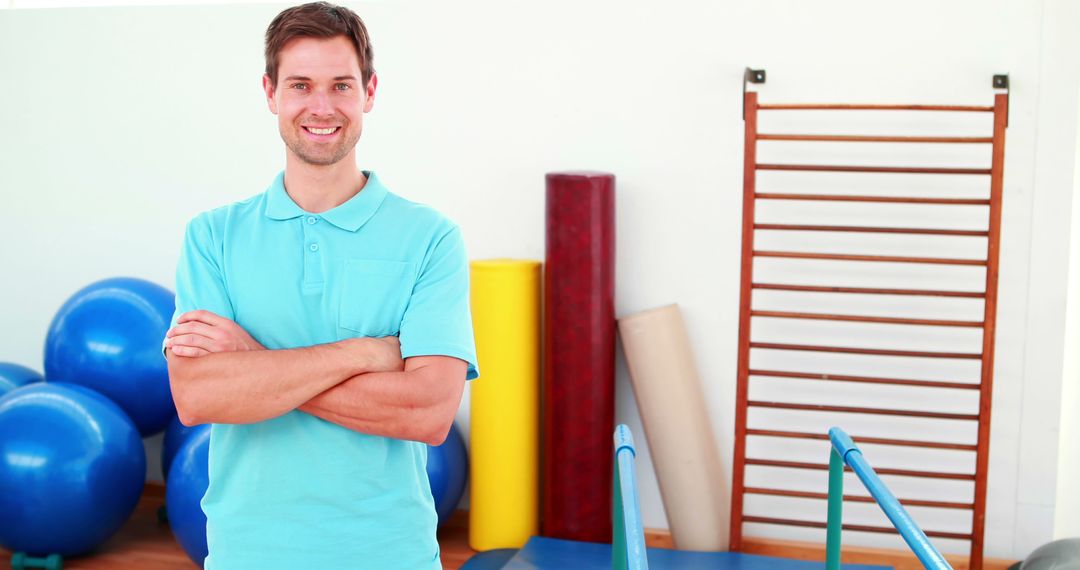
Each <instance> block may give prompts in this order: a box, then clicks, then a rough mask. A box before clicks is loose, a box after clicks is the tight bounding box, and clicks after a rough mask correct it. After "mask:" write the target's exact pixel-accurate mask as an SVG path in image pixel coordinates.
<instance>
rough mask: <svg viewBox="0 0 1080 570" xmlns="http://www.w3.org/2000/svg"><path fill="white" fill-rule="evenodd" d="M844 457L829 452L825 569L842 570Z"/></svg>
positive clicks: (834, 452) (834, 451)
mask: <svg viewBox="0 0 1080 570" xmlns="http://www.w3.org/2000/svg"><path fill="white" fill-rule="evenodd" d="M843 517H844V458H843V457H840V454H839V453H837V452H836V450H835V449H833V450H832V451H831V452H830V453H829V516H828V518H827V519H826V521H827V522H826V524H825V570H840V532H841V530H842V529H843V528H844V523H843V520H842V519H843Z"/></svg>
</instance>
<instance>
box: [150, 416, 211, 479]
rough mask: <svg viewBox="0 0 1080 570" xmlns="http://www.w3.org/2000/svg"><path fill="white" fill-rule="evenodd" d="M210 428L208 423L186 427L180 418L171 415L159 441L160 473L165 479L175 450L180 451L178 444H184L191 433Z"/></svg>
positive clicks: (174, 455)
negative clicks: (160, 441)
mask: <svg viewBox="0 0 1080 570" xmlns="http://www.w3.org/2000/svg"><path fill="white" fill-rule="evenodd" d="M209 429H210V424H201V425H197V426H193V427H188V426H186V425H184V424H182V423H180V418H179V417H178V416H176V415H173V417H172V419H171V420H169V425H168V427H166V428H165V438H164V439H163V440H162V443H161V475H162V476H163V477H165V478H166V479H167V478H168V476H169V467H170V466H171V465H172V461H173V458H174V457H176V452H178V451H180V446H181V445H183V444H184V442H185V441H187V440H188V438H189V437H191V436H192V435H193V434H195V433H197V432H200V431H205V430H209Z"/></svg>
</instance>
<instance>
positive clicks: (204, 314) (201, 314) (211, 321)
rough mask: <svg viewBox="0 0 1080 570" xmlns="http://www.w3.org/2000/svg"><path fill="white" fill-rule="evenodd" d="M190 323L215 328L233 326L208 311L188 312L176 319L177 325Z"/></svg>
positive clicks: (228, 321)
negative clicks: (201, 323)
mask: <svg viewBox="0 0 1080 570" xmlns="http://www.w3.org/2000/svg"><path fill="white" fill-rule="evenodd" d="M191 321H199V322H203V323H206V324H208V325H211V326H215V327H221V326H225V325H228V324H235V323H233V322H232V321H231V320H229V319H226V318H225V317H222V316H219V315H216V314H214V313H211V312H210V311H204V310H202V309H200V310H197V311H188V312H186V313H184V314H182V315H180V317H179V318H177V319H176V322H177V324H179V323H187V322H191Z"/></svg>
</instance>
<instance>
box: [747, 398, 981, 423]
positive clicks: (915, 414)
mask: <svg viewBox="0 0 1080 570" xmlns="http://www.w3.org/2000/svg"><path fill="white" fill-rule="evenodd" d="M746 405H747V406H749V407H751V408H776V409H781V410H803V411H807V412H839V413H844V414H868V415H874V416H904V417H908V418H934V419H939V420H965V421H978V419H979V415H978V414H954V413H949V412H925V411H921V410H892V409H887V408H866V407H861V406H831V405H827V404H794V403H789V402H764V401H758V400H750V401H748V402H746Z"/></svg>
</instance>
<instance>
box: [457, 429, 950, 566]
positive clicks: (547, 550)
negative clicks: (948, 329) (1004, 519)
mask: <svg viewBox="0 0 1080 570" xmlns="http://www.w3.org/2000/svg"><path fill="white" fill-rule="evenodd" d="M834 429H835V428H834ZM837 431H839V430H837ZM840 433H843V432H840ZM834 438H835V436H834ZM614 440H615V446H614V447H615V453H614V456H615V460H614V469H613V474H612V477H613V479H614V484H613V487H614V489H615V500H614V505H613V506H614V508H613V510H612V513H611V518H612V528H613V533H612V539H613V544H601V543H595V542H580V541H573V540H561V539H554V538H547V537H539V536H534V537H532V538H531V539H529V542H528V543H526V544H525V547H524V548H522V549H521V550H519V551H517V552H516V553H514V554H513V555H510V553H508V552H506V551H503V550H495V551H490V552H483V553H480V554H477V555H476V556H474V557H473V558H471V559H470V560H468V561H467V562H466V563H465V565H463V566H462V570H495V569H497V568H503V569H506V570H556V569H558V570H561V569H563V568H573V569H574V570H611V569H614V570H648V569H649V568H652V569H653V570H725V569H728V570H759V569H760V570H766V569H768V570H820V569H821V568H825V567H826V564H829V563H821V562H809V561H804V560H792V559H786V558H775V557H772V556H759V555H754V554H743V553H740V552H695V551H687V550H671V549H667V548H650V549H647V550H646V548H645V530H644V528H643V527H642V525H641V509H640V507H639V504H638V495H637V481H636V475H635V473H634V459H635V456H636V455H637V451H636V449H635V447H634V440H633V437H632V436H631V434H630V429H629V428H627V427H626V426H625V425H620V426H618V427H617V428H616V429H615V436H614ZM835 441H836V439H834V442H835ZM846 449H847V450H848V452H847V453H846V455H847V456H848V458H849V459H850V462H849V464H850V465H851V466H852V468H853V469H854V470H855V471H856V473H859V472H860V471H864V473H863V474H860V477H863V476H864V475H866V476H867V477H869V478H870V480H876V481H875V482H874V483H873V486H871V483H867V485H868V488H869V489H870V490H871V493H872V494H873V495H874V498H875V499H877V500H878V501H879V504H882V508H883V509H886V512H888V513H890V517H891V516H893V514H896V515H897V516H898V517H900V518H898V519H893V520H894V521H897V520H899V522H897V523H896V525H897V530H899V531H900V532H901V534H905V533H909V532H910V531H912V530H915V531H918V527H916V526H915V525H914V522H913V521H911V518H910V517H907V513H906V512H902V509H903V508H902V507H900V509H899V511H897V510H896V509H894V508H893V507H899V503H897V504H896V505H890V506H889V507H886V506H885V505H884V504H883V503H882V500H883V499H882V498H879V493H875V489H878V490H880V489H884V485H881V482H880V479H877V475H876V474H873V470H872V469H870V468H869V465H865V461H864V460H863V461H859V460H860V459H861V452H859V451H858V449H857V448H855V447H854V444H851V445H850V446H848V447H847V448H846ZM852 450H853V451H852ZM855 456H859V457H855ZM842 465H843V463H841V473H842ZM862 466H865V467H866V470H863V469H862ZM864 481H866V479H864ZM885 491H886V492H888V491H887V489H886V490H885ZM830 496H831V498H832V499H835V500H839V499H840V498H841V497H840V496H839V495H837V496H835V497H832V493H831V492H830ZM890 496H891V495H890ZM882 497H883V496H882ZM894 501H895V499H894ZM832 522H833V521H832V520H830V523H832ZM839 522H840V521H839V519H837V520H836V523H837V524H839ZM919 532H921V531H919ZM837 536H839V534H837ZM905 538H906V534H905ZM924 538H925V535H924ZM909 544H910V541H909ZM924 547H929V548H931V549H933V546H930V545H929V543H926V544H925V545H924V544H920V545H918V548H920V549H921V548H924ZM915 548H916V547H914V546H913V549H915ZM934 552H936V550H935V551H934ZM917 554H919V553H918V552H917ZM920 559H922V556H920ZM828 568H830V569H831V568H839V561H838V560H837V561H836V566H828ZM844 568H845V569H847V570H872V569H874V570H884V568H886V567H883V566H867V565H859V564H845V565H844Z"/></svg>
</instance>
